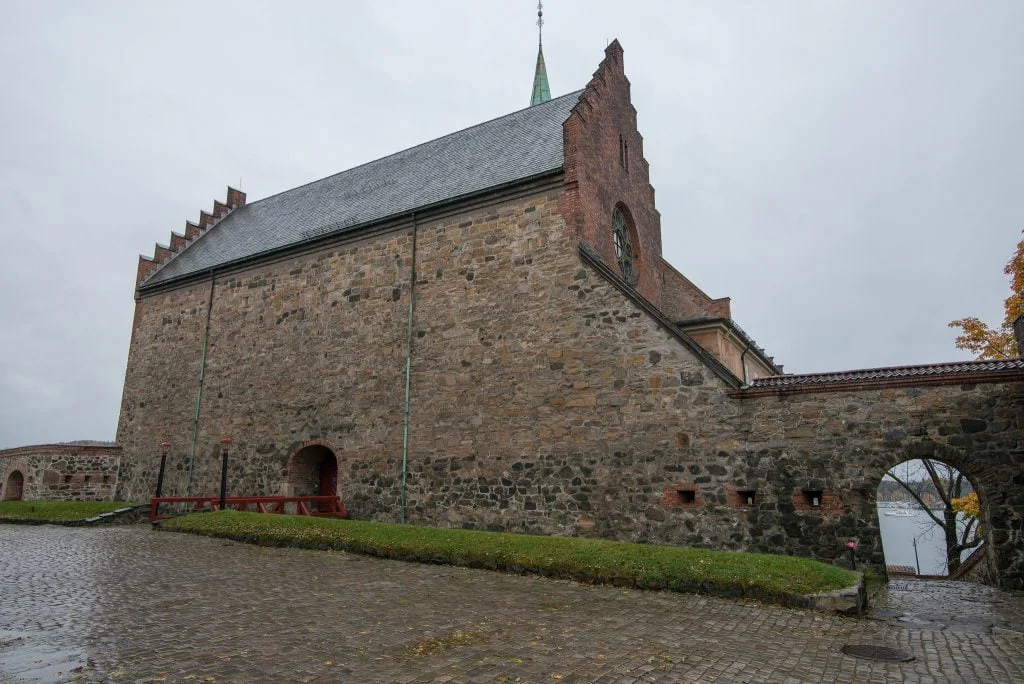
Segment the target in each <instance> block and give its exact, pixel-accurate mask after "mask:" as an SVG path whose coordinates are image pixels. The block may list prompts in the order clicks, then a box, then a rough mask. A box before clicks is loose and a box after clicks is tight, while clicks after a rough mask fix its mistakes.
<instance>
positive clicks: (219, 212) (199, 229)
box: [135, 185, 245, 287]
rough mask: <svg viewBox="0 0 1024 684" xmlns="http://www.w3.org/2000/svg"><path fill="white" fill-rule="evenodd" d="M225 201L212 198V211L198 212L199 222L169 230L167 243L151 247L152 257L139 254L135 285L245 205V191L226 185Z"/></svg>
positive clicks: (189, 222)
mask: <svg viewBox="0 0 1024 684" xmlns="http://www.w3.org/2000/svg"><path fill="white" fill-rule="evenodd" d="M226 200H227V201H226V202H219V201H217V200H213V213H212V214H208V213H206V212H205V211H200V212H199V223H198V224H196V223H192V222H191V221H185V233H184V234H182V233H176V232H174V231H173V230H172V231H171V240H170V242H169V244H167V245H162V244H160V243H159V242H158V243H156V246H155V247H154V248H153V256H152V258H150V257H146V256H143V255H141V254H140V255H139V270H138V274H137V276H136V278H135V286H136V287H139V286H140V285H141V284H142V283H143V282H145V281H146V279H147V278H148V277H149V276H150V275H152V274H153V273H154V272H155V271H157V270H158V269H159V268H160V267H161V266H163V265H164V264H166V263H168V262H169V261H170V260H171V259H172V258H174V256H175V255H177V254H179V253H180V252H181V251H182V250H184V249H185V248H186V247H188V246H189V245H190V244H191V243H192V241H193V240H196V239H198V238H199V237H200V236H202V235H203V234H204V233H205V231H207V230H209V229H210V228H213V226H214V225H216V224H217V223H218V222H219V221H220V220H221V219H223V218H224V217H225V216H227V215H228V214H230V213H231V212H232V211H234V210H235V209H238V208H240V207H244V206H245V193H244V192H242V191H241V190H236V189H235V188H233V187H231V186H230V185H229V186H228V193H227V198H226Z"/></svg>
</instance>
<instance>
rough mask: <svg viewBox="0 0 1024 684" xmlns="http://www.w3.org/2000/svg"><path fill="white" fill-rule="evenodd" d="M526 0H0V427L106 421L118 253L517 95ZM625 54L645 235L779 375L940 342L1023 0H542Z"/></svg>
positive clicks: (568, 32) (1005, 87)
mask: <svg viewBox="0 0 1024 684" xmlns="http://www.w3.org/2000/svg"><path fill="white" fill-rule="evenodd" d="M534 4H535V3H533V2H531V1H530V0H515V1H512V0H507V1H500V2H499V1H487V2H484V1H477V2H468V1H467V2H456V1H455V0H450V1H444V0H442V1H439V2H429V3H428V2H422V1H420V2H411V1H410V2H404V1H403V2H399V1H398V0H394V1H385V0H381V1H377V2H372V3H371V2H295V1H292V2H287V3H285V2H280V3H263V2H253V1H251V0H248V1H246V2H180V1H179V2H173V3H167V2H163V3H157V2H138V1H137V0H135V1H132V2H113V1H106V2H37V1H36V0H32V1H26V2H11V1H9V0H2V1H0V12H2V20H0V88H2V91H0V92H2V94H3V100H2V105H0V216H2V220H3V226H4V227H3V245H4V246H3V250H2V252H0V254H2V255H3V256H2V263H3V268H2V270H0V297H2V301H0V306H2V310H3V318H2V321H3V325H2V331H3V332H2V335H0V448H3V447H10V446H16V445H21V444H31V443H40V442H51V441H65V440H72V439H112V438H113V436H114V431H115V427H116V423H117V413H118V410H119V405H120V397H121V385H122V381H123V376H124V365H125V361H126V358H127V352H128V340H129V335H130V331H131V317H132V306H133V301H132V287H133V284H134V279H135V270H136V261H137V255H138V254H139V253H140V252H143V253H146V254H152V251H153V243H154V242H157V241H159V242H164V243H166V241H167V239H168V236H169V234H170V231H171V230H177V231H179V232H180V231H181V230H182V228H183V226H184V221H185V220H186V219H192V220H195V219H196V218H197V216H198V212H199V210H200V209H207V210H209V208H210V206H211V204H212V200H213V199H214V198H217V199H223V197H224V192H225V187H226V186H227V185H228V184H229V183H230V184H234V185H237V184H239V183H240V184H241V188H242V189H243V190H244V191H245V192H247V193H248V196H249V198H250V200H255V199H259V198H261V197H265V196H267V195H269V194H273V193H276V192H279V191H282V190H285V189H287V188H290V187H293V186H295V185H299V184H302V183H305V182H308V181H311V180H314V179H316V178H320V177H323V176H326V175H329V174H332V173H335V172H337V171H341V170H343V169H346V168H349V167H352V166H354V165H357V164H360V163H363V162H366V161H369V160H372V159H375V158H378V157H381V156H383V155H386V154H389V153H391V152H395V151H397V150H400V149H403V148H406V147H409V146H411V145H414V144H416V143H419V142H423V141H425V140H428V139H431V138H434V137H437V136H439V135H443V134H445V133H449V132H452V131H455V130H458V129H460V128H464V127H466V126H469V125H472V124H475V123H478V122H480V121H484V120H487V119H491V118H494V117H496V116H500V115H502V114H505V113H508V112H510V111H513V110H516V109H520V108H522V107H523V106H525V105H526V104H528V102H529V96H530V89H531V85H532V78H533V66H534V60H535V57H536V33H535V30H536V29H535V27H534V25H533V22H534V20H535V18H536V16H535V7H534ZM545 18H546V20H547V23H546V25H545V33H544V36H545V40H544V44H545V57H546V60H547V65H548V73H549V76H550V80H551V89H552V94H553V95H559V94H563V93H566V92H569V91H572V90H575V89H578V88H581V87H582V86H583V85H585V84H586V82H587V81H588V80H589V77H590V75H591V74H592V73H593V71H594V70H595V69H596V67H597V64H598V62H599V61H600V60H601V58H602V56H603V50H604V47H605V45H606V44H607V42H608V41H609V40H610V39H612V38H616V37H617V38H618V39H619V40H620V41H621V43H622V45H623V47H624V48H625V52H626V72H627V74H628V76H629V78H630V80H631V82H632V84H633V90H632V92H633V102H634V104H635V106H636V109H637V111H638V118H639V127H640V132H641V133H642V134H643V135H644V138H645V153H646V157H647V160H648V161H649V162H650V164H651V176H652V182H653V184H654V187H655V188H656V190H657V203H658V208H659V209H660V211H661V215H662V229H663V232H664V248H665V256H666V257H667V258H668V259H669V260H670V261H671V262H672V263H673V264H674V265H675V266H676V267H677V268H679V269H680V270H681V271H682V272H683V273H685V274H686V275H687V276H689V277H690V278H691V279H692V280H694V281H695V282H696V283H697V284H698V285H699V286H701V287H702V288H703V289H704V290H705V291H707V292H708V294H710V295H711V296H713V297H721V296H730V297H732V300H733V314H734V317H735V319H736V320H737V322H738V323H739V324H740V325H741V326H743V327H744V328H745V329H746V330H747V331H748V332H749V333H750V334H751V335H752V336H753V337H754V338H755V339H756V340H757V341H758V342H759V343H760V344H761V345H763V346H764V347H765V348H766V350H767V351H768V353H769V354H774V355H775V356H776V359H777V360H778V361H779V362H781V363H784V364H785V365H786V370H787V371H790V372H810V371H820V370H844V369H849V368H863V367H872V366H882V365H894V364H912V363H925V362H933V361H943V360H956V359H965V358H968V356H967V355H966V354H965V353H964V352H960V351H958V350H956V349H955V348H954V347H953V338H954V336H955V333H954V331H952V330H950V329H948V328H947V327H946V323H947V322H948V321H949V320H951V319H953V318H957V317H960V316H964V315H978V316H981V317H983V318H985V319H987V320H989V321H990V322H993V323H997V322H999V320H1000V319H1001V317H1002V308H1001V305H1002V300H1003V298H1004V297H1005V296H1006V295H1007V293H1008V283H1007V280H1006V278H1005V276H1003V274H1002V266H1003V264H1004V263H1005V262H1006V261H1007V260H1008V259H1009V257H1010V256H1011V254H1012V252H1013V249H1014V246H1015V244H1016V242H1017V241H1018V240H1019V239H1020V231H1021V228H1022V227H1024V206H1022V204H1024V200H1022V196H1024V192H1022V181H1024V135H1022V132H1021V124H1022V122H1024V95H1022V88H1021V83H1022V74H1024V48H1022V47H1021V45H1022V42H1024V41H1022V39H1021V29H1022V28H1024V2H1020V1H1019V0H1005V1H998V0H986V1H985V2H941V1H936V0H916V1H911V0H901V1H900V2H892V1H891V0H867V1H865V0H858V1H857V2H820V1H818V0H807V1H805V2H796V1H792V2H787V1H783V0H777V1H774V2H730V1H726V0H705V1H699V2H698V1H684V2H671V3H668V2H665V3H662V2H641V1H636V0H634V1H633V2H628V3H624V2H611V1H597V0H575V1H572V2H570V1H568V0H551V1H549V2H548V3H547V5H546V7H545Z"/></svg>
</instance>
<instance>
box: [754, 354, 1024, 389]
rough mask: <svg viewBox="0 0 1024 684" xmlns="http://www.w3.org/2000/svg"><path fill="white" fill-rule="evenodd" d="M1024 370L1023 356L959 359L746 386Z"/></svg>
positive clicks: (809, 375) (783, 378)
mask: <svg viewBox="0 0 1024 684" xmlns="http://www.w3.org/2000/svg"><path fill="white" fill-rule="evenodd" d="M1007 371H1017V372H1020V371H1024V359H1006V360H999V361H959V362H953V363H930V364H926V365H923V366H891V367H889V368H867V369H864V370H851V371H839V372H836V373H807V374H805V375H772V376H769V377H767V378H758V379H756V380H754V381H753V382H752V383H750V385H749V386H748V387H749V389H769V388H774V387H805V386H819V385H829V384H832V383H846V382H857V383H861V382H869V381H872V380H879V381H886V380H890V381H891V380H913V379H915V378H934V377H946V376H954V377H955V376H957V375H976V374H978V373H1001V372H1007Z"/></svg>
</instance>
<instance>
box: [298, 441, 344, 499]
mask: <svg viewBox="0 0 1024 684" xmlns="http://www.w3.org/2000/svg"><path fill="white" fill-rule="evenodd" d="M287 477H288V480H287V481H288V489H289V491H290V492H291V493H292V494H293V495H295V496H335V495H337V494H338V457H337V455H336V452H335V449H334V448H333V447H332V446H331V445H329V444H328V443H326V442H321V441H320V440H313V441H310V442H304V443H303V444H301V445H300V446H299V447H298V448H297V449H296V450H295V451H294V452H292V455H291V457H290V458H289V459H288V476H287Z"/></svg>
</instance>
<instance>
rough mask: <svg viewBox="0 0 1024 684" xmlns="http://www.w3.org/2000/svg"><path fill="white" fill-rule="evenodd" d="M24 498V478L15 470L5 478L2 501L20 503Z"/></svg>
mask: <svg viewBox="0 0 1024 684" xmlns="http://www.w3.org/2000/svg"><path fill="white" fill-rule="evenodd" d="M24 496H25V476H24V475H22V474H21V471H20V470H15V471H14V472H12V473H11V474H10V475H8V476H7V482H6V484H4V501H21V499H22V497H24Z"/></svg>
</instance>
